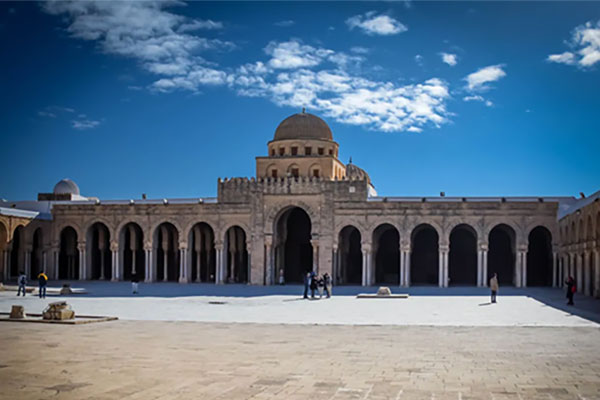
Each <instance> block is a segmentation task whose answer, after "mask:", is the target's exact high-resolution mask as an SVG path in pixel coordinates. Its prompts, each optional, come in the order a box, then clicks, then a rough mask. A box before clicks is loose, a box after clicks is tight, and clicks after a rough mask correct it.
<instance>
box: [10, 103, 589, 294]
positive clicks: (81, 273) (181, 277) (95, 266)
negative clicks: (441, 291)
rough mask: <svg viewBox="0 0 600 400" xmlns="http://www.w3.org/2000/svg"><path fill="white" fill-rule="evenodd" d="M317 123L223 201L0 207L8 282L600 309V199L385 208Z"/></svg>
mask: <svg viewBox="0 0 600 400" xmlns="http://www.w3.org/2000/svg"><path fill="white" fill-rule="evenodd" d="M338 148H339V145H338V143H337V142H335V141H334V139H333V135H332V132H331V129H330V128H329V126H328V125H327V123H326V122H325V121H323V120H322V119H321V118H319V117H317V116H315V115H312V114H309V113H307V112H305V111H303V112H301V113H298V114H294V115H292V116H290V117H288V118H286V119H285V120H284V121H283V122H281V123H280V124H279V126H278V127H277V129H276V130H275V135H274V137H273V140H271V141H270V142H268V144H267V155H265V156H258V157H256V176H255V177H251V178H229V179H227V178H225V179H219V180H218V182H217V185H218V191H217V197H216V198H188V199H147V198H145V196H143V198H142V199H126V200H103V199H99V198H96V197H91V196H83V195H82V194H81V193H80V192H79V187H78V186H77V184H76V183H75V182H73V181H71V180H69V179H64V180H61V181H60V182H58V183H57V184H56V186H55V187H54V190H53V191H52V193H39V194H38V199H37V201H6V200H2V201H1V202H0V252H1V253H0V254H1V255H2V257H1V259H0V266H1V268H2V269H1V275H0V276H1V277H2V279H3V280H4V282H8V281H10V280H14V279H15V278H16V276H17V275H18V273H19V271H25V273H26V274H27V275H29V276H30V277H31V278H32V279H34V278H35V276H36V275H37V273H38V272H39V271H42V270H44V271H46V272H47V273H48V274H49V276H50V278H51V279H57V280H110V281H121V280H130V279H131V278H132V276H136V277H137V278H138V279H140V281H145V282H159V281H173V282H180V283H182V284H184V283H192V282H205V283H215V284H229V283H248V284H253V285H273V284H275V283H277V282H279V279H280V277H283V278H284V280H285V282H286V283H299V282H301V281H302V279H303V275H304V274H305V273H306V271H310V270H314V271H316V272H318V273H319V274H322V273H325V272H328V273H329V274H330V275H331V276H332V277H333V280H334V284H335V285H363V286H369V285H380V284H382V285H388V286H401V287H408V286H413V285H432V286H439V287H448V286H458V285H470V286H486V285H487V282H488V278H489V277H490V276H491V274H492V273H497V274H498V277H499V281H500V284H501V285H504V286H516V287H525V286H562V285H563V283H564V280H565V278H566V277H567V276H569V275H571V276H574V277H575V278H576V281H577V288H578V290H579V291H581V292H583V293H586V294H588V295H594V296H597V297H600V202H599V201H598V198H599V197H600V191H599V192H596V193H595V194H594V195H592V196H589V197H584V196H581V198H574V197H448V196H444V195H443V193H441V194H440V196H439V197H401V196H399V197H381V196H378V195H377V193H376V191H375V187H374V184H373V182H372V181H371V179H370V177H369V175H368V174H367V172H366V171H364V170H363V169H361V168H359V167H358V166H357V165H354V164H353V163H352V162H350V163H348V164H344V163H343V162H341V161H340V160H339V158H338Z"/></svg>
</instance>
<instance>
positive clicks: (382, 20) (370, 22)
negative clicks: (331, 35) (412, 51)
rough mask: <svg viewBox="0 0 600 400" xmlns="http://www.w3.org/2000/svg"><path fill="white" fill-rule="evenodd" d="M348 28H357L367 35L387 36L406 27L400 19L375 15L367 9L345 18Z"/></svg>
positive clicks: (403, 30) (405, 29) (400, 31)
mask: <svg viewBox="0 0 600 400" xmlns="http://www.w3.org/2000/svg"><path fill="white" fill-rule="evenodd" d="M346 25H348V27H349V28H350V29H354V28H358V29H360V30H362V31H363V32H364V33H366V34H367V35H371V36H373V35H379V36H389V35H396V34H398V33H402V32H406V31H407V30H408V28H407V27H406V26H405V25H404V24H402V23H401V22H400V21H398V20H396V19H394V18H392V17H390V16H389V15H384V14H382V15H377V14H376V13H375V11H369V12H368V13H366V14H363V15H355V16H353V17H350V18H348V19H347V20H346Z"/></svg>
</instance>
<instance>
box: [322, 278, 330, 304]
mask: <svg viewBox="0 0 600 400" xmlns="http://www.w3.org/2000/svg"><path fill="white" fill-rule="evenodd" d="M323 284H324V285H325V295H326V296H327V298H330V297H331V277H330V276H329V274H328V273H327V272H325V273H324V274H323Z"/></svg>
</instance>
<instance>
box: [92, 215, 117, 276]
mask: <svg viewBox="0 0 600 400" xmlns="http://www.w3.org/2000/svg"><path fill="white" fill-rule="evenodd" d="M86 236H87V238H86V247H87V252H88V260H89V263H90V265H89V268H90V269H89V270H88V271H90V272H91V273H90V275H89V278H90V279H99V280H105V279H108V280H110V279H111V278H112V260H111V252H110V233H109V231H108V228H107V227H106V225H104V224H103V223H102V222H96V223H94V224H93V225H92V226H90V228H89V229H88V232H87V235H86Z"/></svg>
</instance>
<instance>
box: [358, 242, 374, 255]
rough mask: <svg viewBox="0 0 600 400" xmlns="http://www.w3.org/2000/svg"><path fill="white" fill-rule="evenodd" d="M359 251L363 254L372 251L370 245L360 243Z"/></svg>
mask: <svg viewBox="0 0 600 400" xmlns="http://www.w3.org/2000/svg"><path fill="white" fill-rule="evenodd" d="M360 249H361V251H362V252H364V253H370V252H371V250H372V248H371V243H361V245H360Z"/></svg>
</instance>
